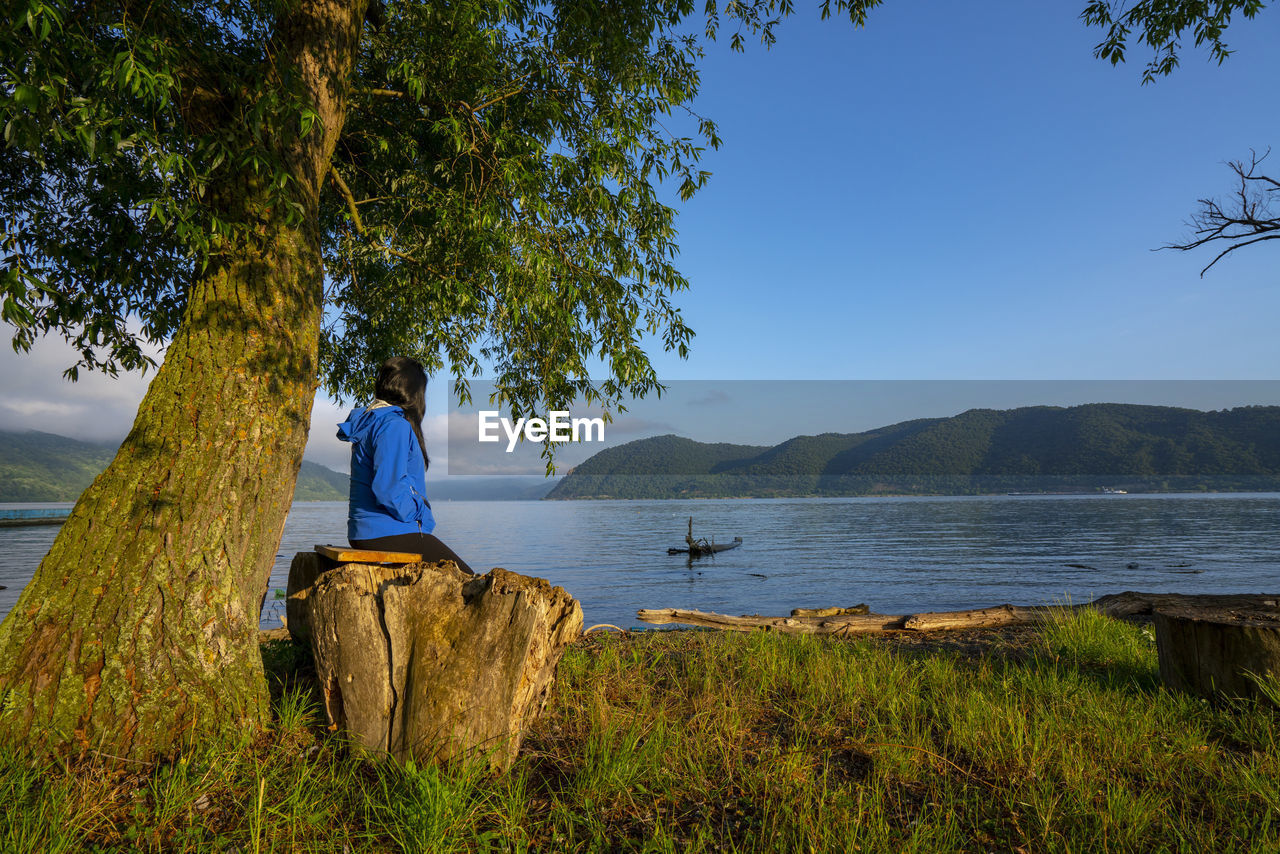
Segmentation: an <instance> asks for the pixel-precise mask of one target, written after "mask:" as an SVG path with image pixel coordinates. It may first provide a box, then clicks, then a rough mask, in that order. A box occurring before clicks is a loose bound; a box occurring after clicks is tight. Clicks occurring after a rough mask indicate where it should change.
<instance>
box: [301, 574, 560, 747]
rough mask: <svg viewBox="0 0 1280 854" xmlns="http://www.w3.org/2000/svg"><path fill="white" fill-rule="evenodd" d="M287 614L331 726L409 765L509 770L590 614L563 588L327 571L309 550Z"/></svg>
mask: <svg viewBox="0 0 1280 854" xmlns="http://www.w3.org/2000/svg"><path fill="white" fill-rule="evenodd" d="M288 612H289V613H288V628H289V631H290V633H291V634H292V635H293V637H294V638H295V639H296V640H298V641H300V642H302V643H306V644H308V645H309V646H310V647H311V651H312V654H313V657H314V659H315V666H316V677H317V681H318V682H319V684H320V688H321V693H322V695H323V698H324V706H325V713H326V715H327V717H328V719H329V723H330V726H331V727H332V728H334V729H341V730H343V731H345V732H347V733H349V734H350V736H351V737H352V739H353V740H354V741H355V742H356V743H358V744H360V745H362V746H363V747H365V748H366V749H368V750H370V751H371V752H375V753H386V754H390V755H391V756H392V757H394V758H396V759H398V760H400V761H405V760H408V759H410V758H415V759H416V760H418V761H427V760H432V759H436V760H447V759H453V758H460V757H463V756H474V757H479V758H482V759H484V760H485V761H487V762H488V764H489V765H490V767H493V768H497V769H502V770H505V769H506V768H509V767H510V766H511V763H512V762H513V761H514V760H515V756H516V752H517V751H518V750H519V747H520V743H521V740H522V739H523V736H524V732H525V729H526V727H527V726H528V724H529V723H531V722H532V720H533V718H534V717H536V716H537V715H538V714H539V713H540V712H541V711H542V709H543V707H544V706H545V705H546V701H547V698H548V696H549V693H550V689H551V684H552V681H553V679H554V676H555V670H556V666H557V665H558V664H559V661H560V657H561V655H562V653H563V652H564V650H565V648H566V647H567V646H568V645H569V644H570V643H571V642H572V641H573V640H575V639H577V638H578V637H579V635H580V634H581V633H582V608H581V606H580V605H579V604H578V602H577V600H575V599H574V598H573V597H571V596H570V595H569V594H568V593H566V592H565V591H564V590H563V589H562V588H560V587H552V586H551V585H550V584H548V583H547V582H546V581H544V580H543V579H541V578H530V577H528V576H523V575H518V574H516V573H514V572H508V571H506V570H505V569H493V570H491V571H490V572H488V573H487V574H485V575H482V576H472V575H468V574H466V573H464V572H463V571H462V570H460V569H458V567H457V566H456V565H455V564H453V563H449V562H445V563H439V564H427V563H417V564H406V565H402V566H374V565H370V564H340V565H338V566H337V567H335V568H332V569H326V567H325V565H323V564H322V563H320V562H319V560H318V558H317V556H316V555H315V554H313V553H309V552H302V553H300V554H299V555H297V557H295V558H294V566H293V568H292V570H291V572H290V581H289V602H288Z"/></svg>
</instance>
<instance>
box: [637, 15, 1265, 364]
mask: <svg viewBox="0 0 1280 854" xmlns="http://www.w3.org/2000/svg"><path fill="white" fill-rule="evenodd" d="M1078 11H1079V10H1078V9H1077V8H1076V6H1075V5H1074V4H1071V3H1056V4H1031V3H1014V2H992V3H984V4H981V5H979V6H973V5H972V4H958V3H947V2H937V0H930V2H890V3H888V4H886V6H885V7H883V8H881V9H878V10H876V12H874V13H873V15H872V17H871V20H870V22H869V24H868V26H867V28H866V29H864V30H854V29H853V28H852V27H851V26H849V25H847V24H842V23H840V22H836V21H827V22H820V21H818V20H817V15H816V14H798V15H797V16H796V17H794V18H792V19H789V20H788V21H786V22H785V23H784V24H783V25H782V27H781V28H780V30H779V39H778V43H777V45H776V46H775V47H774V48H773V49H772V50H769V51H767V52H766V51H764V50H763V49H760V48H758V47H756V48H753V49H750V50H748V52H747V53H746V54H745V55H740V54H734V53H731V52H730V51H729V50H728V49H727V46H725V45H723V44H721V45H716V46H712V48H711V49H710V50H709V52H708V54H709V55H708V62H707V63H706V66H705V72H704V77H703V92H702V96H701V97H700V99H699V101H698V103H697V106H698V108H699V109H700V110H701V111H702V112H704V113H706V114H708V115H710V116H711V117H713V118H714V119H716V120H717V121H718V123H719V126H720V130H721V135H722V136H723V138H724V140H725V143H724V146H723V147H722V148H721V150H719V151H715V152H709V153H708V154H707V156H706V159H705V166H706V167H707V168H709V169H710V170H711V171H712V172H713V173H714V177H713V178H712V181H711V183H710V184H709V185H708V187H707V188H706V189H705V190H704V191H703V192H702V193H700V194H699V195H698V196H696V197H695V198H694V199H693V200H692V201H691V202H689V203H688V204H687V205H685V207H684V209H683V213H682V214H681V218H680V230H681V246H682V253H681V263H682V265H683V268H684V270H685V272H686V273H687V275H688V276H689V278H690V280H691V282H692V283H693V288H692V290H691V292H690V293H689V294H687V295H686V296H685V298H684V299H683V300H682V304H683V305H684V307H685V311H686V314H687V317H688V321H689V323H690V324H691V325H692V326H693V328H694V329H695V331H696V332H697V333H698V337H697V338H696V339H695V347H694V353H693V355H692V357H691V358H690V359H689V360H688V362H685V363H681V362H680V361H679V360H677V359H673V358H663V359H660V365H661V373H662V374H663V376H664V377H669V378H672V379H686V378H708V377H733V378H752V379H768V378H908V379H925V378H953V379H954V378H965V379H973V378H1006V379H1008V378H1018V379H1045V378H1067V379H1079V378H1160V379H1164V378H1171V379H1190V378H1196V379H1203V378H1225V377H1232V378H1274V377H1275V376H1276V366H1277V364H1280V358H1278V357H1280V336H1276V335H1275V334H1274V332H1273V330H1274V324H1275V318H1276V317H1277V315H1278V314H1280V312H1278V311H1277V310H1278V309H1280V287H1277V285H1280V281H1277V279H1278V275H1277V274H1278V272H1280V263H1278V262H1280V249H1277V248H1276V244H1270V245H1266V244H1264V245H1261V246H1258V247H1255V248H1253V249H1252V250H1246V251H1245V252H1244V253H1241V254H1239V255H1238V256H1237V257H1235V258H1228V259H1225V260H1224V261H1223V262H1221V263H1220V264H1219V265H1218V266H1217V267H1215V268H1214V269H1213V270H1211V271H1210V272H1209V273H1208V274H1207V275H1206V277H1205V278H1204V279H1201V278H1200V277H1199V271H1200V268H1201V267H1202V266H1203V265H1204V264H1205V263H1208V260H1209V259H1210V257H1211V256H1210V255H1208V254H1206V252H1204V251H1202V252H1199V253H1179V252H1172V251H1164V252H1152V251H1151V249H1153V248H1155V247H1158V246H1161V245H1163V244H1164V243H1167V242H1169V241H1171V240H1176V239H1179V238H1181V237H1183V236H1184V235H1185V234H1186V233H1187V231H1188V229H1187V226H1186V220H1187V218H1188V216H1189V215H1190V214H1191V213H1192V211H1193V210H1194V209H1195V207H1196V204H1195V202H1196V200H1197V199H1198V198H1200V197H1202V196H1206V195H1218V194H1224V193H1226V192H1227V191H1229V190H1230V173H1229V172H1228V171H1227V169H1226V167H1225V166H1223V165H1222V164H1223V161H1225V160H1228V159H1233V158H1241V157H1247V156H1248V153H1249V150H1250V148H1251V147H1252V148H1257V149H1260V150H1262V149H1266V148H1267V146H1269V145H1271V144H1273V143H1276V144H1278V145H1280V112H1278V111H1277V110H1276V109H1275V108H1276V98H1275V94H1274V93H1275V91H1276V85H1277V83H1280V52H1277V51H1275V50H1274V46H1275V45H1276V44H1278V43H1280V13H1277V12H1276V11H1275V10H1274V9H1268V10H1264V12H1263V13H1262V14H1261V15H1260V16H1259V17H1258V18H1257V19H1255V20H1254V21H1241V22H1239V23H1238V24H1237V25H1235V26H1234V27H1233V28H1232V29H1231V30H1229V31H1228V32H1229V38H1228V42H1229V44H1230V45H1231V46H1232V47H1233V48H1235V49H1236V53H1235V55H1233V56H1232V57H1231V58H1230V59H1229V60H1228V61H1227V63H1226V64H1225V65H1223V66H1217V65H1215V64H1213V63H1212V62H1211V61H1210V59H1209V57H1208V54H1207V52H1204V51H1196V50H1194V49H1191V50H1186V51H1184V56H1183V67H1182V68H1180V69H1179V70H1178V71H1177V72H1175V74H1174V75H1173V76H1172V77H1169V78H1165V79H1161V80H1159V81H1158V82H1157V83H1155V84H1152V85H1147V86H1142V85H1141V69H1142V65H1143V64H1144V63H1145V60H1146V59H1147V54H1146V53H1145V52H1143V51H1141V50H1135V51H1132V52H1131V54H1130V56H1131V59H1130V62H1129V63H1128V64H1127V65H1122V66H1119V67H1117V68H1112V67H1111V66H1110V65H1109V64H1107V63H1104V62H1101V61H1099V60H1097V59H1095V58H1094V57H1093V55H1092V48H1093V45H1094V44H1095V43H1096V42H1097V41H1098V40H1099V34H1098V33H1097V32H1096V31H1093V30H1090V29H1088V28H1086V27H1085V26H1084V25H1083V23H1082V22H1080V21H1079V20H1078V18H1077V15H1078ZM1269 162H1271V163H1274V164H1275V171H1280V151H1278V152H1277V154H1276V155H1275V156H1274V158H1273V160H1272V161H1269Z"/></svg>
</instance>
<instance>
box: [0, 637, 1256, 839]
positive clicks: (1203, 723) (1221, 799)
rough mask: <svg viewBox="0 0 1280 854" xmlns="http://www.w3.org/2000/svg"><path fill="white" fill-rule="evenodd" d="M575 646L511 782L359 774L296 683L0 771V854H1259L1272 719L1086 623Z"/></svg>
mask: <svg viewBox="0 0 1280 854" xmlns="http://www.w3.org/2000/svg"><path fill="white" fill-rule="evenodd" d="M985 649H986V652H985V653H982V654H977V653H972V652H970V653H965V654H961V653H956V652H948V651H945V650H943V651H939V650H938V649H936V648H932V649H930V648H925V649H920V648H916V647H912V646H909V645H906V644H902V643H895V642H894V641H892V640H883V639H867V640H856V641H843V640H834V639H830V638H812V637H792V636H784V635H776V634H766V633H751V634H728V633H726V634H718V633H713V632H651V633H644V634H638V635H627V636H617V635H609V636H599V635H593V636H592V637H591V638H590V639H589V640H585V641H583V642H582V643H580V644H578V645H577V646H575V647H573V648H572V649H570V650H569V652H568V653H567V655H566V656H565V659H564V661H563V663H562V665H561V668H560V673H559V680H558V683H557V686H556V689H555V691H554V693H553V695H552V700H551V705H550V706H549V708H548V709H547V711H546V713H545V714H544V715H543V716H542V718H541V719H540V720H539V721H538V723H537V725H536V727H535V728H534V730H533V731H532V732H531V733H530V734H529V737H528V738H527V739H526V742H525V746H524V749H523V750H522V753H521V756H520V758H519V760H518V761H517V764H516V766H515V768H514V769H513V770H512V771H511V772H510V773H508V774H503V775H496V774H490V773H488V772H485V771H484V770H482V769H480V768H477V767H467V766H464V765H454V766H448V767H438V766H434V765H428V766H422V767H418V766H413V765H409V766H403V767H402V766H398V765H395V764H392V763H386V762H375V761H370V760H368V759H366V758H364V757H362V756H361V755H360V754H359V753H358V752H356V751H352V750H349V749H348V748H347V747H346V745H345V744H344V743H343V742H342V740H341V739H340V738H338V737H336V736H333V735H330V734H329V733H327V732H326V731H325V730H324V728H323V726H322V725H321V724H322V721H321V718H322V713H321V712H320V710H319V707H318V705H317V703H316V700H315V696H314V693H313V690H312V687H311V686H310V684H309V682H308V678H307V675H308V669H307V668H308V666H307V662H306V660H305V656H300V655H298V654H297V653H296V651H295V650H293V649H292V648H291V647H289V646H288V645H287V644H281V645H279V646H275V645H271V646H268V647H267V648H266V649H265V650H264V654H265V655H266V658H267V661H268V664H269V670H270V672H271V674H272V677H271V678H272V685H273V698H274V707H275V710H276V725H275V726H274V728H273V729H272V730H271V731H269V732H266V733H263V734H261V735H260V736H259V737H258V738H256V739H255V740H248V739H246V740H245V742H244V743H242V744H226V745H222V746H220V747H204V748H201V749H200V750H195V751H192V752H191V753H190V754H189V755H186V756H183V757H180V758H179V759H178V760H177V761H176V762H172V763H168V764H165V765H161V766H156V767H150V768H141V769H124V770H119V769H112V768H109V767H107V766H105V765H101V766H99V765H95V764H94V763H88V764H85V765H82V766H77V767H75V768H65V769H50V768H47V767H42V768H32V767H29V766H28V765H27V764H25V762H24V760H23V759H22V758H21V757H19V756H16V755H13V754H9V755H5V756H0V803H3V804H4V805H5V809H3V810H0V850H4V851H49V852H59V851H85V850H88V851H92V850H103V851H117V850H144V851H145V850H154V851H225V850H237V851H240V852H251V851H252V852H258V851H335V852H336V851H399V850H405V851H544V850H546V851H601V850H608V851H617V850H634V851H677V850H679V851H713V850H714V851H725V850H729V851H809V850H812V851H841V852H844V851H894V852H899V851H920V852H937V851H989V850H997V851H1015V850H1023V851H1083V850H1108V851H1144V852H1145V851H1189V852H1199V851H1218V850H1221V851H1246V850H1257V851H1274V850H1280V758H1278V757H1280V751H1278V750H1277V732H1278V730H1280V713H1278V712H1277V710H1276V708H1275V707H1274V706H1272V705H1271V704H1269V703H1267V702H1266V701H1259V702H1249V703H1245V702H1237V703H1234V704H1229V705H1225V706H1224V705H1219V706H1215V705H1210V704H1208V703H1205V702H1203V701H1200V700H1197V699H1193V698H1190V697H1186V696H1182V695H1176V694H1171V693H1169V692H1167V691H1165V690H1164V689H1163V688H1162V687H1161V686H1160V684H1159V679H1158V675H1157V672H1156V661H1155V646H1154V641H1153V639H1152V637H1151V636H1150V631H1149V629H1144V628H1142V627H1138V626H1133V625H1129V624H1126V623H1121V622H1117V621H1114V620H1110V619H1108V618H1105V617H1101V616H1099V615H1097V614H1095V613H1092V612H1083V613H1080V614H1078V615H1076V616H1073V617H1071V618H1070V619H1067V620H1064V621H1062V622H1058V623H1054V624H1052V625H1049V626H1045V627H1044V628H1043V629H1042V630H1040V631H1039V633H1038V634H1036V635H1033V636H1029V640H1027V641H1026V642H1024V643H1023V644H1022V645H1021V646H1019V647H1017V648H1011V649H1009V648H1005V647H1001V646H998V645H989V646H987V647H985Z"/></svg>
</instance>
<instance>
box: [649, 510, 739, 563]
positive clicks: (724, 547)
mask: <svg viewBox="0 0 1280 854" xmlns="http://www.w3.org/2000/svg"><path fill="white" fill-rule="evenodd" d="M684 542H685V547H684V548H682V549H676V548H672V549H667V554H669V555H688V556H689V557H691V558H692V557H702V556H703V555H713V554H716V553H717V552H727V551H728V550H729V549H736V548H737V547H738V546H740V545H742V537H734V538H733V542H731V543H717V542H716V541H715V540H708V539H707V538H706V537H699V538H698V539H696V540H695V539H694V538H693V517H692V516H690V517H689V533H688V534H686V535H685V538H684Z"/></svg>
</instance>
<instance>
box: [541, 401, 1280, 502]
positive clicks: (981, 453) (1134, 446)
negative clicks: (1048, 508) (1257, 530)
mask: <svg viewBox="0 0 1280 854" xmlns="http://www.w3.org/2000/svg"><path fill="white" fill-rule="evenodd" d="M1104 488H1109V489H1131V490H1133V491H1137V490H1144V491H1170V490H1233V489H1246V490H1267V491H1272V490H1276V489H1280V407H1276V406H1246V407H1239V408H1236V409H1230V410H1222V411H1217V412H1202V411H1200V410H1195V409H1180V408H1174V407H1166V406H1139V405H1135V404H1120V403H1096V404H1088V405H1084V406H1073V407H1056V406H1032V407H1024V408H1021V409H1009V410H994V409H971V410H969V411H967V412H963V413H961V414H959V415H956V416H953V417H950V418H925V419H919V420H915V421H905V422H902V423H900V424H893V425H890V426H888V427H881V428H879V429H876V430H870V431H867V432H865V433H823V434H821V435H818V436H797V437H795V438H793V439H788V440H787V441H785V442H783V443H781V444H779V445H776V446H774V447H754V446H749V445H726V444H705V443H702V442H695V441H692V440H690V439H683V438H680V437H678V436H658V437H655V438H651V439H640V440H637V441H635V442H630V443H628V444H626V445H620V446H618V447H616V448H609V449H606V450H604V451H601V452H600V453H598V454H596V455H594V456H592V457H591V458H590V459H588V460H586V461H585V462H583V463H582V464H581V465H579V466H577V467H576V468H575V469H574V470H573V471H572V472H571V473H570V474H569V475H568V476H567V477H565V478H564V479H563V480H562V481H561V482H560V483H559V484H558V485H557V486H556V488H555V489H554V490H552V491H551V494H550V495H549V496H548V497H549V498H561V499H567V498H697V497H717V496H742V497H746V496H788V495H866V494H876V493H905V494H938V493H943V494H947V493H954V494H971V493H989V492H1005V491H1021V490H1027V491H1045V492H1053V491H1075V490H1083V491H1091V490H1096V491H1102V490H1103V489H1104Z"/></svg>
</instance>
